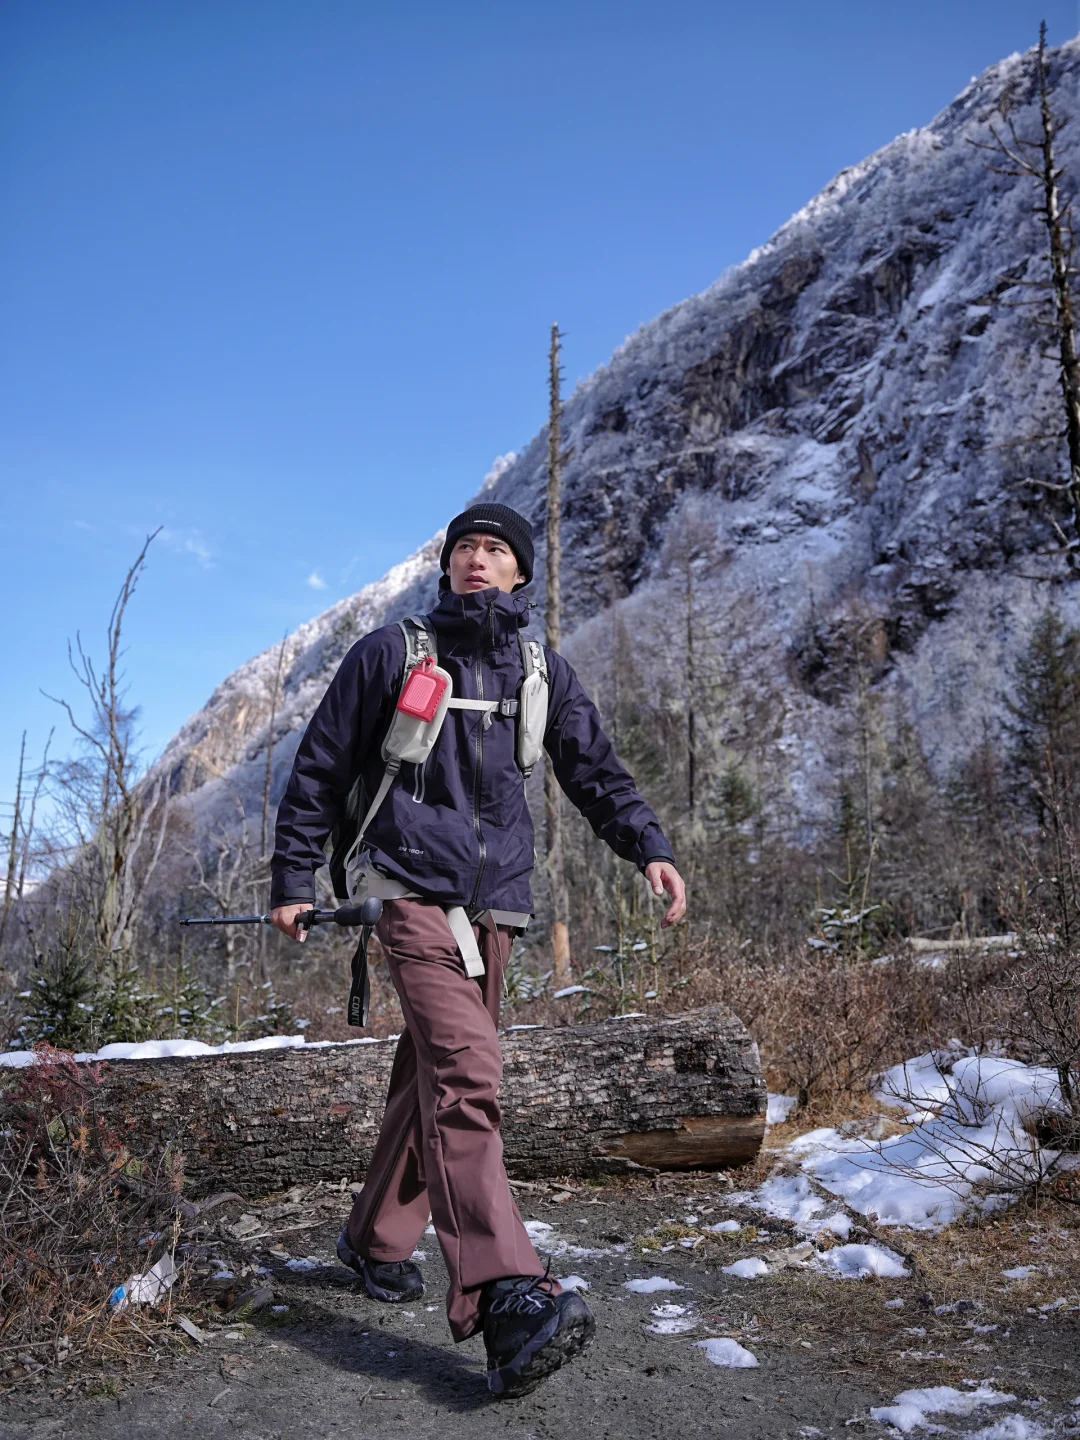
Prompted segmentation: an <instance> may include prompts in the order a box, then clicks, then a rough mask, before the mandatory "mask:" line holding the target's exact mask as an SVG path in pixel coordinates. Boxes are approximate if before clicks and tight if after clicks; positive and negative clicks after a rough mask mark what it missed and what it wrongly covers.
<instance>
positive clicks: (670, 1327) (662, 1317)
mask: <svg viewBox="0 0 1080 1440" xmlns="http://www.w3.org/2000/svg"><path fill="white" fill-rule="evenodd" d="M650 1313H651V1315H652V1317H653V1318H652V1322H651V1323H650V1324H648V1325H646V1326H645V1329H646V1330H648V1332H649V1334H650V1335H686V1334H687V1333H688V1332H689V1331H691V1330H693V1329H694V1328H695V1326H696V1325H697V1323H698V1322H697V1320H696V1319H695V1318H694V1316H693V1315H691V1314H690V1307H689V1306H688V1305H654V1306H653V1307H652V1310H651V1312H650Z"/></svg>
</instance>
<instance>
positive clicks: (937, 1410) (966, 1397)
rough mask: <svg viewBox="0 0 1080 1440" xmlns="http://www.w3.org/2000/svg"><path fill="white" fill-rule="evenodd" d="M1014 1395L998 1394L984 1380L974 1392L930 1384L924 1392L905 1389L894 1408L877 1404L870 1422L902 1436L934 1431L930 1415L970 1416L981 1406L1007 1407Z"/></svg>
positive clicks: (872, 1411) (892, 1405) (895, 1401)
mask: <svg viewBox="0 0 1080 1440" xmlns="http://www.w3.org/2000/svg"><path fill="white" fill-rule="evenodd" d="M1015 1399H1016V1396H1015V1395H1002V1394H999V1392H998V1391H996V1390H995V1389H994V1387H993V1383H992V1382H991V1381H988V1380H984V1381H983V1382H982V1384H981V1385H979V1386H978V1388H977V1389H975V1390H968V1391H962V1390H954V1389H953V1387H952V1386H951V1385H930V1386H927V1387H926V1388H925V1389H922V1390H903V1391H901V1393H900V1394H899V1395H897V1397H896V1399H895V1400H894V1401H893V1403H892V1404H891V1405H878V1406H875V1407H874V1408H873V1409H872V1410H871V1411H870V1419H871V1420H876V1421H877V1422H878V1424H879V1425H891V1426H892V1427H893V1429H894V1430H899V1431H900V1433H901V1435H910V1434H911V1432H912V1431H913V1430H931V1429H934V1428H935V1427H934V1426H933V1425H931V1423H930V1420H929V1419H928V1418H927V1417H928V1416H930V1415H970V1414H971V1413H972V1412H973V1411H974V1410H977V1409H978V1408H979V1407H980V1406H981V1405H1007V1404H1008V1403H1009V1401H1010V1400H1015Z"/></svg>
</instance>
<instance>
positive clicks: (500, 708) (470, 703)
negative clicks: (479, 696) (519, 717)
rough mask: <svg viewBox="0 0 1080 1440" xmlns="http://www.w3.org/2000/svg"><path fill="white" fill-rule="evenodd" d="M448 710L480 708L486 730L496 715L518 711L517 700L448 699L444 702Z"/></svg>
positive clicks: (511, 713) (512, 713)
mask: <svg viewBox="0 0 1080 1440" xmlns="http://www.w3.org/2000/svg"><path fill="white" fill-rule="evenodd" d="M446 708H447V709H448V710H482V711H483V712H484V729H485V730H486V729H487V728H488V726H489V725H490V724H491V721H492V719H493V718H494V716H496V715H511V716H513V715H516V714H517V713H518V702H517V701H516V700H458V699H450V700H448V701H447V702H446Z"/></svg>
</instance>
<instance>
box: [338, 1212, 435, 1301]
mask: <svg viewBox="0 0 1080 1440" xmlns="http://www.w3.org/2000/svg"><path fill="white" fill-rule="evenodd" d="M337 1253H338V1259H339V1260H340V1261H341V1263H342V1264H343V1265H347V1266H348V1267H349V1269H350V1270H355V1271H356V1273H357V1275H359V1276H360V1279H361V1280H363V1282H364V1288H365V1289H366V1290H367V1293H368V1294H369V1295H370V1296H371V1298H372V1299H373V1300H385V1301H386V1303H387V1304H388V1305H396V1304H397V1302H398V1301H399V1300H419V1299H420V1297H421V1295H423V1293H424V1277H423V1276H422V1275H421V1274H420V1267H419V1265H414V1264H413V1262H412V1261H411V1260H368V1259H367V1257H366V1256H364V1255H357V1253H356V1251H355V1250H354V1249H353V1248H352V1246H351V1245H350V1244H349V1232H348V1229H345V1230H343V1231H342V1232H341V1234H340V1235H339V1236H338V1242H337Z"/></svg>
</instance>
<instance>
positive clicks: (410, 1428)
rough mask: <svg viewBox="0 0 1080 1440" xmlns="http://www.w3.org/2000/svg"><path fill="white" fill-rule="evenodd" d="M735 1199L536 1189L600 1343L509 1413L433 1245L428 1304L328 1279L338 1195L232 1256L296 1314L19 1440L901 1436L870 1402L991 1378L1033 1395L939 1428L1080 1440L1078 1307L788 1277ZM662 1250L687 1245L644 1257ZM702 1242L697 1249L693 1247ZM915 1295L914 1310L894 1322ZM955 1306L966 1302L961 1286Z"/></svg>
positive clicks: (552, 1243) (796, 1269)
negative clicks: (738, 1348) (753, 1260)
mask: <svg viewBox="0 0 1080 1440" xmlns="http://www.w3.org/2000/svg"><path fill="white" fill-rule="evenodd" d="M728 1194H729V1190H728V1187H727V1182H726V1181H724V1180H723V1179H722V1177H715V1176H706V1177H700V1178H693V1179H691V1178H678V1179H673V1178H671V1177H661V1179H660V1180H659V1181H657V1182H656V1183H655V1184H654V1183H650V1182H644V1181H636V1182H634V1183H633V1184H629V1183H625V1182H624V1183H621V1184H614V1183H613V1184H611V1185H608V1186H605V1187H604V1188H590V1187H587V1186H580V1185H579V1186H578V1187H577V1188H575V1189H573V1190H572V1191H571V1190H570V1189H568V1188H567V1187H559V1186H557V1185H556V1186H537V1187H531V1188H527V1189H525V1188H523V1189H521V1190H520V1191H519V1203H520V1206H521V1210H522V1213H523V1215H524V1216H525V1217H526V1219H532V1220H536V1221H541V1222H543V1223H544V1224H546V1225H549V1226H551V1227H553V1229H552V1232H551V1235H550V1237H549V1241H548V1246H547V1247H546V1248H549V1249H551V1250H553V1251H554V1252H555V1258H554V1260H553V1265H552V1270H553V1273H554V1274H556V1275H559V1276H560V1277H564V1276H569V1275H571V1274H574V1275H578V1276H581V1277H583V1278H584V1279H585V1280H586V1281H587V1282H588V1284H589V1287H590V1288H589V1291H588V1298H589V1301H590V1303H591V1304H592V1305H593V1308H594V1309H595V1311H596V1314H597V1320H598V1326H597V1334H596V1338H595V1340H594V1342H593V1345H592V1348H591V1349H590V1350H589V1351H588V1352H587V1354H586V1355H585V1356H583V1357H581V1358H579V1359H578V1360H577V1361H576V1362H574V1363H573V1364H572V1365H571V1366H569V1367H567V1368H566V1369H565V1370H563V1371H561V1372H559V1373H558V1374H557V1375H555V1376H553V1377H552V1378H551V1379H550V1380H549V1381H547V1382H546V1383H545V1384H544V1385H543V1386H542V1387H541V1388H540V1389H539V1390H538V1391H536V1392H535V1393H534V1394H533V1395H531V1396H528V1397H526V1398H524V1399H522V1400H519V1401H512V1402H502V1403H496V1402H493V1401H491V1400H490V1399H489V1397H488V1394H487V1390H486V1386H485V1383H484V1375H483V1372H484V1354H483V1345H482V1343H481V1341H480V1340H479V1339H473V1340H471V1341H468V1342H466V1343H465V1344H464V1345H459V1346H454V1345H453V1344H452V1343H451V1342H450V1340H449V1336H448V1333H447V1329H446V1322H445V1318H444V1315H443V1306H442V1294H443V1290H444V1287H445V1272H444V1271H443V1267H442V1263H441V1260H440V1258H439V1252H438V1247H437V1245H436V1243H435V1240H434V1237H432V1236H426V1237H425V1238H424V1241H423V1242H422V1246H423V1249H424V1251H425V1253H426V1254H427V1256H428V1259H427V1260H426V1261H425V1262H424V1264H423V1269H424V1272H425V1276H426V1279H427V1283H428V1292H427V1294H426V1296H425V1297H424V1300H423V1301H421V1302H419V1303H418V1304H416V1305H412V1306H407V1307H402V1308H398V1307H389V1306H382V1305H378V1304H376V1303H375V1302H374V1301H371V1300H369V1299H368V1298H367V1296H366V1295H365V1294H363V1293H362V1292H361V1291H360V1290H358V1288H357V1285H356V1284H355V1283H353V1280H352V1279H351V1278H350V1272H348V1271H346V1270H344V1269H342V1268H341V1267H340V1266H337V1265H336V1264H331V1263H330V1261H331V1260H332V1257H333V1253H334V1250H333V1246H334V1239H335V1237H336V1234H337V1231H338V1229H339V1228H340V1217H341V1211H342V1209H343V1205H344V1201H345V1198H346V1197H344V1196H328V1195H327V1194H326V1193H325V1192H324V1193H323V1196H322V1198H321V1199H320V1200H318V1201H317V1202H316V1203H315V1205H314V1208H313V1209H311V1212H310V1213H311V1214H312V1215H313V1216H314V1217H315V1218H316V1219H317V1220H318V1222H319V1223H318V1224H316V1225H313V1226H312V1228H309V1229H307V1230H305V1231H303V1232H302V1233H301V1234H299V1235H296V1234H295V1233H294V1234H291V1235H284V1236H283V1238H282V1239H281V1240H280V1241H279V1242H277V1244H276V1245H275V1248H276V1249H277V1251H278V1254H277V1256H276V1257H275V1256H272V1255H270V1254H269V1252H268V1251H267V1250H266V1249H265V1248H264V1247H265V1246H266V1244H267V1243H268V1242H267V1241H266V1240H265V1239H262V1240H259V1239H256V1240H255V1241H253V1242H246V1244H242V1243H241V1242H235V1241H234V1242H233V1251H232V1253H233V1254H234V1255H235V1254H239V1253H241V1251H242V1255H243V1257H244V1258H245V1259H246V1262H247V1263H250V1264H256V1263H257V1264H260V1265H263V1266H265V1267H266V1268H267V1269H268V1270H269V1272H270V1273H269V1275H268V1276H266V1277H264V1279H265V1281H266V1283H268V1284H269V1285H270V1286H271V1287H272V1289H273V1291H274V1304H275V1305H276V1306H277V1307H278V1308H277V1309H276V1310H275V1309H273V1308H271V1307H269V1306H268V1307H267V1308H266V1309H264V1310H262V1311H260V1312H259V1314H257V1315H256V1316H255V1317H254V1318H253V1319H252V1321H251V1322H250V1323H248V1324H243V1325H233V1326H229V1325H228V1323H227V1321H226V1320H225V1318H224V1316H222V1317H221V1318H220V1319H219V1320H218V1321H217V1322H216V1325H211V1323H209V1322H208V1320H207V1314H208V1313H210V1312H207V1311H206V1310H201V1311H196V1310H195V1309H192V1310H191V1311H190V1313H192V1314H197V1316H198V1317H199V1320H200V1324H201V1325H202V1327H203V1329H204V1332H205V1335H206V1338H205V1342H204V1343H203V1344H202V1345H196V1344H194V1343H193V1342H191V1341H189V1340H187V1339H186V1338H184V1337H182V1336H181V1335H180V1334H179V1332H178V1334H177V1342H176V1345H175V1347H173V1348H172V1349H169V1350H161V1349H159V1350H158V1352H157V1353H156V1355H155V1356H153V1357H150V1358H148V1359H147V1360H146V1361H145V1362H143V1363H141V1364H140V1366H139V1368H138V1369H137V1371H135V1372H133V1373H132V1374H130V1375H128V1376H125V1378H124V1388H122V1389H121V1388H120V1385H119V1384H118V1383H117V1382H116V1381H115V1380H111V1381H108V1382H107V1383H106V1384H104V1385H103V1386H100V1387H99V1393H98V1394H97V1395H85V1394H82V1395H77V1394H68V1395H66V1396H54V1395H52V1394H51V1393H50V1392H49V1391H48V1389H47V1386H46V1385H44V1384H41V1385H39V1386H38V1387H37V1390H36V1391H35V1390H33V1389H32V1388H31V1389H30V1390H29V1391H28V1390H26V1389H23V1390H17V1391H14V1392H12V1393H11V1395H10V1396H9V1397H8V1399H7V1401H6V1402H5V1403H4V1408H3V1410H2V1411H0V1440H44V1437H46V1436H78V1437H85V1440H96V1437H101V1440H106V1437H109V1440H112V1437H121V1436H125V1437H126V1436H153V1437H155V1440H172V1437H179V1436H187V1435H192V1434H200V1435H219V1434H220V1435H225V1434H228V1435H230V1436H232V1437H238V1440H239V1437H244V1440H246V1437H252V1440H254V1437H258V1440H275V1437H282V1440H287V1437H292V1436H302V1435H334V1434H337V1433H338V1432H341V1433H347V1434H349V1435H353V1436H358V1437H372V1440H374V1437H381V1436H391V1435H397V1434H401V1433H402V1432H406V1431H407V1432H408V1433H409V1434H410V1435H412V1436H414V1437H416V1440H428V1437H431V1440H445V1437H446V1436H447V1435H450V1436H458V1435H460V1436H468V1437H469V1440H486V1437H489V1436H500V1437H503V1436H508V1435H509V1436H513V1437H522V1440H525V1437H553V1440H564V1437H567V1436H571V1435H576V1434H578V1433H583V1427H584V1433H588V1434H589V1435H590V1436H594V1435H595V1436H598V1437H599V1436H612V1437H616V1436H617V1437H620V1440H638V1437H643V1440H644V1437H654V1436H665V1437H666V1436H672V1437H678V1440H691V1437H698V1436H700V1437H709V1440H726V1437H739V1440H757V1437H762V1440H764V1437H768V1440H774V1437H775V1440H779V1437H793V1440H794V1437H799V1436H803V1437H809V1436H815V1435H824V1436H833V1435H837V1436H839V1435H849V1434H851V1433H855V1434H867V1435H880V1436H883V1435H886V1434H888V1433H889V1432H888V1431H887V1430H886V1429H885V1428H884V1427H883V1426H882V1425H880V1424H878V1423H877V1422H875V1421H872V1420H871V1419H869V1410H870V1408H871V1407H872V1406H879V1405H886V1404H889V1403H891V1401H892V1400H893V1398H894V1397H895V1396H896V1395H897V1394H898V1393H899V1392H901V1391H904V1390H908V1389H911V1388H913V1387H923V1386H933V1385H950V1386H953V1387H955V1388H956V1389H958V1390H961V1391H963V1390H965V1389H970V1388H971V1382H981V1381H990V1382H992V1384H993V1386H994V1388H995V1389H996V1390H997V1391H999V1392H1008V1393H1011V1394H1012V1395H1013V1396H1014V1397H1015V1399H1014V1400H1013V1401H1011V1402H1009V1403H1008V1404H1003V1405H1000V1406H997V1407H993V1408H991V1407H981V1408H979V1409H976V1410H975V1411H974V1412H973V1413H972V1414H971V1415H969V1416H967V1417H961V1418H958V1417H956V1416H951V1415H937V1416H934V1417H932V1418H933V1419H934V1421H935V1422H937V1423H940V1424H944V1425H947V1426H948V1427H949V1433H952V1434H961V1435H976V1434H978V1433H979V1432H980V1431H982V1430H985V1429H986V1428H987V1427H990V1426H994V1425H1000V1424H1001V1422H1002V1420H1003V1418H1004V1417H1007V1416H1015V1417H1017V1419H1016V1420H1015V1421H1010V1422H1009V1424H1008V1426H1007V1427H1006V1429H1005V1430H1003V1431H1000V1432H999V1433H1000V1434H1001V1435H1002V1436H1003V1437H1007V1440H1014V1437H1017V1440H1026V1437H1035V1436H1038V1435H1040V1434H1042V1435H1047V1436H1048V1435H1059V1434H1070V1433H1071V1434H1078V1435H1080V1405H1074V1404H1073V1403H1072V1402H1073V1401H1074V1400H1080V1324H1078V1320H1080V1316H1078V1314H1077V1313H1076V1311H1075V1309H1073V1310H1072V1311H1071V1312H1070V1310H1069V1309H1068V1308H1067V1307H1065V1306H1062V1307H1061V1308H1059V1309H1058V1310H1056V1311H1051V1312H1049V1315H1048V1316H1047V1317H1046V1318H1044V1316H1043V1314H1041V1313H1040V1312H1039V1311H1038V1307H1037V1305H1033V1306H1032V1307H1031V1309H1032V1311H1033V1312H1034V1313H1028V1309H1027V1307H1026V1306H1021V1307H1017V1306H1015V1305H1014V1306H1013V1307H1012V1311H1011V1312H1010V1313H1008V1314H1006V1313H1005V1312H1004V1311H1001V1312H1000V1313H999V1311H997V1310H995V1309H994V1307H993V1304H992V1302H991V1301H989V1300H988V1298H987V1296H988V1293H989V1292H988V1291H987V1289H986V1287H985V1286H983V1288H982V1289H981V1290H979V1291H978V1296H979V1298H977V1299H974V1300H970V1301H964V1303H963V1304H962V1305H961V1308H960V1309H959V1310H953V1311H951V1312H949V1313H947V1314H944V1315H937V1314H936V1313H935V1309H934V1304H935V1302H937V1303H940V1295H938V1296H934V1297H932V1298H930V1297H928V1296H927V1294H926V1290H925V1286H926V1280H925V1278H924V1277H920V1276H918V1275H912V1276H911V1277H910V1278H908V1279H902V1280H883V1279H866V1280H841V1279H838V1278H835V1277H833V1276H832V1275H829V1274H824V1273H822V1272H821V1271H820V1270H818V1269H816V1268H805V1267H802V1266H798V1265H795V1266H790V1267H788V1268H779V1265H780V1262H781V1261H782V1258H783V1257H778V1256H777V1252H778V1251H780V1250H783V1249H786V1248H789V1247H791V1246H792V1245H793V1244H794V1243H795V1242H796V1240H797V1239H798V1238H799V1237H797V1236H795V1235H794V1234H793V1233H790V1232H785V1230H784V1228H783V1227H782V1226H778V1225H777V1224H776V1223H775V1222H769V1221H766V1220H765V1219H763V1217H760V1216H758V1217H754V1216H752V1215H749V1214H748V1213H747V1211H746V1210H745V1209H741V1208H740V1209H736V1208H734V1207H733V1206H731V1204H730V1203H729V1201H728V1199H727V1196H728ZM256 1208H257V1207H256ZM282 1208H283V1207H281V1206H280V1205H279V1206H278V1209H279V1210H280V1209H282ZM292 1208H293V1210H298V1209H299V1208H300V1207H299V1206H293V1207H292ZM237 1214H238V1209H237V1207H235V1206H234V1207H233V1210H232V1213H231V1215H227V1216H224V1217H222V1221H221V1223H222V1224H223V1225H225V1224H232V1223H234V1221H235V1218H236V1216H237ZM688 1217H690V1218H688ZM729 1217H733V1218H736V1219H739V1220H740V1221H741V1222H742V1223H743V1228H742V1230H741V1231H739V1232H737V1233H735V1234H731V1235H722V1236H714V1235H712V1234H705V1232H704V1230H703V1227H704V1226H706V1225H711V1224H714V1223H716V1222H717V1221H720V1220H723V1219H726V1218H729ZM755 1219H756V1220H757V1221H758V1228H756V1229H755V1227H754V1225H753V1221H754V1220H755ZM766 1227H767V1228H766ZM650 1232H651V1233H650ZM703 1234H705V1238H703V1239H701V1240H697V1237H698V1236H699V1235H703ZM864 1238H865V1237H864ZM643 1240H644V1242H645V1244H646V1245H648V1246H651V1247H659V1246H662V1245H667V1246H671V1247H673V1248H669V1249H660V1248H650V1249H648V1250H647V1251H646V1250H643V1245H642V1242H643ZM684 1240H685V1241H687V1242H694V1241H697V1243H694V1244H692V1248H691V1245H690V1244H688V1245H686V1246H684V1245H683V1244H682V1243H681V1242H682V1241H684ZM286 1245H287V1246H288V1250H289V1253H290V1254H291V1255H292V1256H293V1257H302V1256H308V1255H310V1256H313V1257H315V1258H317V1259H320V1260H323V1261H326V1262H327V1263H326V1264H325V1265H323V1266H321V1267H320V1268H317V1269H312V1270H310V1271H306V1272H304V1271H301V1272H295V1271H293V1270H290V1269H289V1268H288V1265H287V1263H286V1260H285V1259H284V1258H283V1253H282V1252H283V1247H284V1246H286ZM567 1245H569V1246H572V1247H576V1248H574V1249H566V1248H565V1247H566V1246H567ZM617 1247H624V1248H617ZM541 1248H545V1247H544V1246H543V1244H541ZM770 1252H772V1254H771V1257H770ZM761 1255H765V1256H766V1257H767V1258H770V1263H771V1267H772V1268H771V1273H770V1274H769V1275H768V1276H766V1277H763V1278H760V1279H751V1280H741V1279H736V1278H734V1277H732V1276H730V1275H726V1274H724V1273H723V1272H722V1267H723V1266H724V1265H727V1264H730V1263H731V1262H732V1261H734V1260H736V1259H739V1258H743V1257H746V1256H761ZM233 1263H234V1264H236V1263H237V1262H236V1261H233ZM653 1276H659V1277H663V1278H665V1279H668V1280H670V1281H672V1282H673V1283H674V1284H675V1285H678V1286H681V1287H682V1288H681V1289H679V1290H667V1291H658V1292H656V1293H652V1294H638V1293H633V1292H630V1291H628V1290H627V1289H626V1288H625V1282H626V1281H627V1280H628V1279H634V1278H646V1277H653ZM1076 1278H1077V1277H1075V1276H1072V1277H1062V1279H1061V1283H1066V1284H1067V1285H1068V1284H1071V1285H1072V1287H1073V1290H1072V1293H1073V1295H1074V1298H1073V1300H1072V1302H1071V1304H1072V1305H1073V1306H1075V1304H1076V1301H1075V1287H1076ZM245 1283H246V1282H245ZM972 1293H973V1294H974V1293H976V1292H974V1291H973V1292H972ZM1059 1293H1064V1294H1069V1293H1070V1291H1069V1289H1068V1288H1066V1289H1065V1290H1063V1291H1060V1292H1059ZM1033 1298H1034V1297H1033ZM895 1299H902V1300H903V1301H904V1304H903V1306H902V1307H893V1308H887V1307H886V1303H885V1302H886V1301H888V1300H895ZM949 1299H950V1301H954V1300H956V1299H961V1300H963V1285H962V1284H959V1285H957V1286H954V1287H953V1289H952V1290H951V1291H950V1295H949ZM665 1304H667V1305H679V1306H683V1307H686V1314H685V1315H683V1316H674V1317H673V1316H668V1317H664V1316H660V1317H657V1316H656V1315H655V1314H654V1313H653V1312H654V1307H657V1306H661V1305H665ZM969 1305H970V1306H971V1307H972V1308H968V1306H969ZM283 1307H287V1308H283ZM218 1313H219V1314H220V1312H218ZM658 1318H659V1319H660V1320H664V1319H665V1318H666V1319H667V1320H668V1321H669V1322H670V1321H671V1320H672V1319H675V1320H677V1321H680V1322H681V1321H688V1322H689V1321H692V1322H693V1328H692V1329H689V1330H687V1331H685V1332H683V1333H677V1334H655V1333H651V1332H650V1330H649V1329H648V1328H647V1327H648V1326H650V1325H655V1324H656V1323H657V1321H658ZM995 1324H996V1326H997V1328H996V1329H987V1328H985V1327H987V1326H990V1325H995ZM977 1325H978V1326H980V1327H981V1328H980V1329H976V1328H975V1327H976V1326H977ZM919 1332H922V1333H919ZM709 1336H730V1337H733V1338H736V1339H737V1340H738V1341H739V1342H740V1343H741V1344H742V1345H743V1346H744V1347H745V1348H746V1349H748V1350H749V1351H750V1352H751V1353H752V1354H753V1355H755V1356H756V1357H757V1359H758V1362H759V1364H758V1366H757V1367H756V1368H746V1369H725V1368H718V1367H717V1366H714V1365H713V1364H711V1363H710V1361H709V1359H708V1357H707V1355H706V1353H705V1352H704V1351H703V1350H702V1349H701V1348H699V1347H698V1346H697V1345H696V1343H695V1342H697V1341H699V1340H701V1339H704V1338H707V1337H709ZM110 1391H113V1392H117V1391H118V1392H119V1393H109V1392H110ZM1020 1422H1023V1424H1022V1425H1021V1423H1020ZM1025 1426H1026V1427H1027V1428H1023V1427H1025ZM917 1433H918V1432H917ZM922 1433H926V1432H925V1431H923V1432H922ZM994 1440H997V1436H994Z"/></svg>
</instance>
